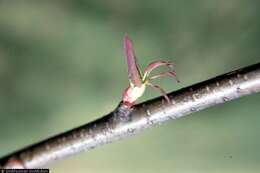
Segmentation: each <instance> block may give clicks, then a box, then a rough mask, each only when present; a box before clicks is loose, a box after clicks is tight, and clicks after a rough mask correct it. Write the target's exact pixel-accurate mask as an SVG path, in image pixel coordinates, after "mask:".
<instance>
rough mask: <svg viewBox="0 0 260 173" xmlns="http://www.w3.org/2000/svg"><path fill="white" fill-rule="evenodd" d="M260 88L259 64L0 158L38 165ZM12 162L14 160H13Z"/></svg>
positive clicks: (123, 109)
mask: <svg viewBox="0 0 260 173" xmlns="http://www.w3.org/2000/svg"><path fill="white" fill-rule="evenodd" d="M259 91H260V63H258V64H255V65H252V66H249V67H245V68H242V69H239V70H236V71H233V72H230V73H227V74H224V75H221V76H218V77H215V78H212V79H209V80H207V81H204V82H201V83H198V84H195V85H192V86H189V87H186V88H183V89H180V90H178V91H174V92H171V93H169V94H168V96H169V98H170V100H171V104H169V103H168V102H166V101H165V99H164V98H163V97H158V98H155V99H152V100H149V101H146V102H143V103H141V104H138V105H135V106H134V107H133V108H131V109H129V108H127V107H124V106H123V105H122V104H121V103H120V104H119V106H118V107H117V108H116V109H115V110H114V111H113V112H111V113H109V114H107V115H105V116H104V117H102V118H100V119H97V120H95V121H93V122H90V123H87V124H86V125H83V126H81V127H78V128H75V129H72V130H70V131H67V132H65V133H62V134H59V135H57V136H54V137H52V138H49V139H46V140H44V141H42V142H39V143H37V144H34V145H31V146H29V147H26V148H24V149H21V150H20V151H17V152H14V153H12V154H9V155H7V156H5V157H2V158H0V165H3V166H4V167H5V168H7V167H8V168H12V167H17V165H16V166H13V165H15V164H14V163H18V165H19V164H20V165H22V166H23V167H24V168H40V167H43V166H45V165H47V164H49V163H52V162H54V161H56V160H61V159H64V158H66V157H68V156H71V155H74V154H76V153H80V152H82V151H87V150H90V149H93V148H96V147H98V146H101V145H104V144H107V143H111V142H114V141H117V140H119V139H122V138H126V137H129V136H131V135H135V134H137V133H139V132H141V131H142V130H144V129H146V128H148V127H152V126H155V125H158V124H161V123H162V122H164V121H167V120H171V119H176V118H180V117H183V116H186V115H189V114H191V113H193V112H197V111H200V110H202V109H205V108H208V107H210V106H214V105H217V104H220V103H224V102H227V101H230V100H233V99H237V98H239V97H242V96H245V95H249V94H253V93H256V92H259ZM14 161H15V162H14Z"/></svg>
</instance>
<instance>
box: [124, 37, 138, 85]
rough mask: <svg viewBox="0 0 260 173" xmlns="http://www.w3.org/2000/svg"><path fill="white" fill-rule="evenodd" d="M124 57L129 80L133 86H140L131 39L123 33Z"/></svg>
mask: <svg viewBox="0 0 260 173" xmlns="http://www.w3.org/2000/svg"><path fill="white" fill-rule="evenodd" d="M124 48H125V57H126V62H127V66H128V78H129V81H130V82H131V83H132V84H134V85H135V86H138V87H140V86H141V85H142V78H141V74H140V71H139V68H138V64H137V60H136V56H135V52H134V48H133V43H132V40H131V39H130V38H129V37H128V35H125V38H124Z"/></svg>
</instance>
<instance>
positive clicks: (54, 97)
mask: <svg viewBox="0 0 260 173" xmlns="http://www.w3.org/2000/svg"><path fill="white" fill-rule="evenodd" d="M259 5H260V4H259V1H257V0H249V1H242V0H229V1H224V0H198V1H181V0H173V1H170V0H161V1H148V0H144V1H138V0H132V1H126V0H123V1H120V0H110V1H100V0H96V1H86V0H79V1H30V0H27V1H24V0H21V1H7V0H3V1H1V2H0V81H1V85H0V121H1V126H0V139H1V140H0V154H1V155H4V154H7V153H9V152H11V151H13V150H16V149H19V148H21V147H23V146H25V145H28V144H31V143H33V142H36V141H38V140H41V139H43V138H46V137H48V136H50V135H54V134H56V133H59V132H62V131H64V130H67V129H70V128H73V127H75V126H78V125H81V124H84V123H86V122H88V121H90V120H92V119H95V118H97V117H99V116H101V115H103V114H105V113H107V112H109V111H111V110H112V109H113V108H114V107H115V106H116V105H117V103H118V102H119V100H120V99H121V93H122V91H123V89H124V88H125V87H126V86H127V85H128V84H127V82H128V81H127V74H126V65H125V63H124V54H123V46H122V38H123V35H124V34H125V33H128V34H129V35H130V36H131V37H132V39H133V41H134V44H135V49H136V53H137V56H138V60H139V62H140V64H141V65H142V66H145V65H146V64H148V63H149V62H150V61H152V60H154V59H158V58H162V59H167V60H172V61H174V62H175V63H176V70H177V73H178V75H179V78H180V79H181V81H182V82H181V84H176V83H173V82H172V81H170V80H168V79H163V80H160V83H161V85H162V86H163V87H164V88H166V89H167V91H172V90H175V89H178V88H181V87H184V86H187V85H190V84H193V83H195V82H199V81H201V80H205V79H207V78H210V77H213V76H216V75H218V74H222V73H224V72H227V71H230V70H233V69H236V68H239V67H242V66H246V65H249V64H253V63H256V62H259V60H260V58H259V53H260V49H259V45H260V40H259V36H260V20H259V17H260V11H259ZM158 82H159V81H158ZM157 95H158V93H156V92H154V91H152V90H149V92H146V97H144V98H143V99H144V100H145V99H148V98H151V97H154V96H157ZM259 101H260V97H259V94H257V95H254V96H250V97H246V98H242V99H240V100H237V101H234V102H232V103H227V104H225V105H219V106H217V107H214V108H211V109H208V110H205V111H202V112H199V113H196V114H197V115H196V116H191V117H187V118H183V119H180V120H176V121H175V122H174V123H173V122H168V123H166V124H165V125H163V126H161V127H158V128H155V129H151V130H148V131H146V132H144V133H143V134H141V135H139V136H136V137H134V138H132V139H129V140H126V141H121V142H118V143H115V144H112V145H107V146H104V147H101V148H99V149H97V150H94V151H90V152H88V153H85V154H81V155H79V156H76V157H73V158H70V159H68V160H65V161H61V162H58V163H56V164H54V165H53V166H52V167H51V169H53V172H63V173H64V172H73V170H75V169H77V172H179V173H182V172H183V173H184V172H185V173H186V172H188V173H189V172H200V173H202V172H229V173H230V172H236V173H239V172H241V173H242V172H257V171H258V170H259V169H260V168H259V164H258V163H259V162H260V153H259V151H258V146H259V144H260V140H259V139H260V134H259V132H260V129H259V125H258V122H259V121H260V117H259V107H258V103H259ZM100 165H102V166H100Z"/></svg>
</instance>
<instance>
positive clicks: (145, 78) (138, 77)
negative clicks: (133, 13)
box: [123, 35, 179, 107]
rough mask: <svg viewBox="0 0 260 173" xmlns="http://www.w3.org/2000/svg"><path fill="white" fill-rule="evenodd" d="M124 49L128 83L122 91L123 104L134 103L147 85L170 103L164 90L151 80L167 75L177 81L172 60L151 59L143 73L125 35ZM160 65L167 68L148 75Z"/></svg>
mask: <svg viewBox="0 0 260 173" xmlns="http://www.w3.org/2000/svg"><path fill="white" fill-rule="evenodd" d="M124 49H125V58H126V62H127V66H128V79H129V82H130V85H129V86H128V87H127V88H126V89H125V91H124V92H123V104H124V105H126V106H127V107H132V106H133V105H134V104H135V101H136V100H137V99H138V98H140V97H141V96H142V95H143V93H144V91H145V88H146V86H147V85H148V86H151V87H152V88H154V89H156V90H158V91H159V92H160V93H161V95H162V96H163V97H164V98H165V99H166V101H167V102H168V103H170V99H169V97H168V96H167V94H166V92H165V91H164V90H163V89H162V88H160V87H159V86H158V85H154V84H152V83H151V81H152V80H154V79H157V78H160V77H164V76H169V77H172V78H174V79H176V80H177V82H179V80H178V79H177V77H176V72H175V71H174V69H173V65H174V64H173V62H171V61H163V60H156V61H153V62H151V63H150V64H149V65H148V66H147V67H146V68H145V69H144V73H143V74H142V72H141V70H140V68H139V66H138V63H137V60H136V56H135V52H134V48H133V43H132V40H131V39H130V38H129V37H128V36H127V35H126V36H125V38H124ZM160 66H165V67H167V70H166V71H164V72H161V73H159V74H157V75H154V76H150V73H151V72H152V71H153V70H154V69H156V68H158V67H160Z"/></svg>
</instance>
